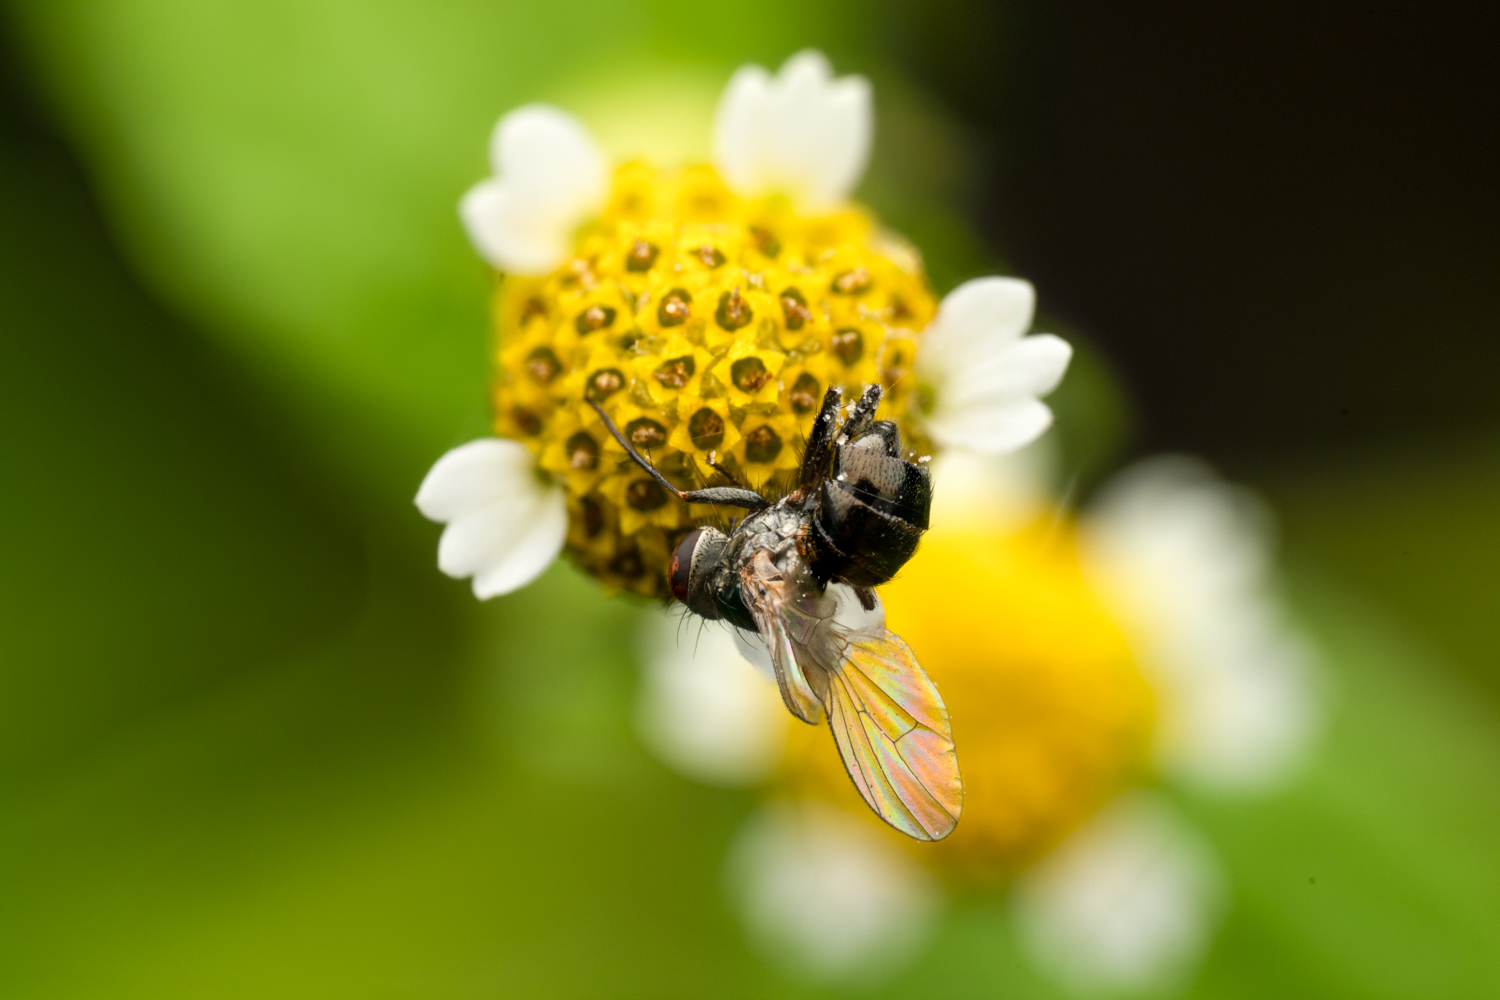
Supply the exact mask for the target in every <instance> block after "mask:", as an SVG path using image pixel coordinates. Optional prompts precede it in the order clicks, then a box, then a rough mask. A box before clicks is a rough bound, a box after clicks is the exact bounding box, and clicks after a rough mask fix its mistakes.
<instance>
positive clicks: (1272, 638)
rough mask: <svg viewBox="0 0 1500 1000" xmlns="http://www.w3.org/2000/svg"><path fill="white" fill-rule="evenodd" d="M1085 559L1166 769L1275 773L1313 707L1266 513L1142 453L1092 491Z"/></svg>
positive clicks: (1192, 469)
mask: <svg viewBox="0 0 1500 1000" xmlns="http://www.w3.org/2000/svg"><path fill="white" fill-rule="evenodd" d="M1081 553H1082V556H1083V559H1084V562H1085V566H1086V567H1087V568H1088V569H1089V571H1090V572H1091V574H1092V576H1093V578H1094V579H1095V581H1096V583H1097V585H1098V586H1099V587H1100V589H1101V591H1102V593H1103V594H1104V595H1105V596H1106V598H1107V599H1108V600H1110V602H1111V604H1112V605H1113V607H1114V608H1115V610H1116V614H1117V615H1118V616H1119V618H1120V620H1121V621H1122V623H1123V624H1124V625H1125V627H1126V629H1127V632H1128V634H1129V636H1130V638H1131V640H1132V644H1133V645H1134V646H1135V647H1136V649H1137V651H1138V657H1139V661H1140V664H1141V667H1142V669H1143V670H1144V671H1145V672H1146V674H1147V677H1148V679H1149V680H1150V681H1151V682H1152V684H1153V687H1154V688H1155V689H1156V691H1157V696H1158V698H1159V699H1160V702H1159V705H1160V719H1159V722H1158V726H1157V743H1156V750H1157V755H1158V760H1159V763H1160V764H1161V766H1162V767H1163V769H1164V770H1165V771H1167V772H1168V773H1170V774H1174V775H1177V776H1180V777H1183V778H1185V779H1187V780H1190V781H1193V782H1196V783H1198V784H1201V785H1204V786H1208V787H1218V788H1257V787H1264V786H1266V785H1268V784H1270V783H1272V782H1274V781H1275V780H1277V779H1279V778H1281V777H1282V776H1283V775H1284V774H1285V773H1286V772H1287V769H1288V768H1289V766H1290V765H1292V764H1293V763H1294V762H1295V760H1296V758H1297V756H1298V754H1299V752H1300V751H1301V750H1302V749H1303V748H1304V747H1305V745H1306V744H1307V742H1308V738H1309V736H1310V735H1311V732H1312V728H1313V720H1314V714H1315V711H1314V710H1315V700H1314V697H1313V690H1312V684H1311V676H1310V665H1311V657H1310V654H1309V651H1308V649H1307V647H1306V646H1305V644H1304V643H1303V642H1302V640H1301V639H1300V638H1299V637H1298V636H1297V635H1296V634H1295V633H1294V632H1293V631H1292V630H1291V629H1290V627H1289V626H1288V624H1287V622H1286V621H1285V617H1284V614H1283V612H1282V610H1281V608H1280V606H1279V605H1278V603H1277V600H1276V596H1275V592H1274V589H1273V581H1272V578H1271V577H1272V574H1271V570H1272V566H1271V541H1270V530H1269V518H1268V516H1267V513H1266V511H1265V509H1264V507H1263V506H1262V505H1261V504H1260V503H1259V502H1258V501H1257V500H1256V499H1255V497H1254V496H1253V495H1251V494H1250V493H1249V492H1247V491H1245V490H1243V489H1240V488H1237V487H1234V486H1230V485H1228V484H1226V483H1224V482H1223V481H1222V480H1220V479H1218V478H1217V477H1215V476H1214V475H1213V473H1212V472H1211V471H1210V470H1209V469H1208V468H1207V467H1206V466H1204V465H1202V464H1201V463H1199V462H1196V461H1193V460H1191V459H1186V458H1179V457H1163V458H1156V459H1151V460H1149V461H1147V462H1143V463H1141V464H1140V465H1138V466H1136V467H1135V468H1133V469H1129V470H1127V471H1126V472H1124V473H1123V474H1121V475H1120V476H1119V477H1118V478H1117V479H1116V480H1115V482H1114V483H1113V484H1111V485H1110V486H1109V487H1108V488H1107V489H1106V491H1105V492H1104V494H1103V495H1102V496H1101V497H1100V499H1099V502H1098V504H1097V505H1096V507H1095V508H1094V510H1093V512H1092V514H1091V515H1090V516H1089V517H1088V518H1087V520H1086V521H1085V522H1084V530H1083V534H1082V549H1081Z"/></svg>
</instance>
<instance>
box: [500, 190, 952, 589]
mask: <svg viewBox="0 0 1500 1000" xmlns="http://www.w3.org/2000/svg"><path fill="white" fill-rule="evenodd" d="M935 308H936V302H935V300H934V298H933V295H932V292H931V290H930V289H929V288H928V286H927V281H926V279H925V278H924V276H923V274H922V269H921V262H920V260H919V258H918V257H917V255H916V253H915V252H914V251H912V250H911V249H910V248H908V247H906V246H904V245H902V244H900V243H897V242H896V241H894V240H892V239H890V238H889V237H885V236H883V235H882V234H880V233H879V232H878V231H877V230H876V229H875V227H874V225H873V222H872V220H871V218H870V216H869V215H868V214H867V213H865V212H863V211H860V210H858V209H852V208H851V209H846V210H842V211H839V212H836V213H834V214H832V215H825V216H819V217H815V218H809V217H803V216H798V215H796V214H794V213H793V212H792V211H791V210H790V208H789V207H788V206H787V204H786V203H785V202H784V201H781V200H779V199H762V200H747V199H743V198H739V197H737V196H736V195H734V194H733V193H732V192H731V191H730V190H729V189H728V188H727V187H726V186H725V185H724V182H723V180H722V179H721V178H720V177H719V175H718V173H717V172H716V171H715V170H714V169H713V168H712V167H707V166H698V167H691V168H689V169H686V170H683V171H676V172H667V171H663V170H658V169H656V168H654V167H650V166H647V165H644V164H640V163H632V164H627V165H625V166H623V167H621V168H619V170H617V171H616V173H615V176H614V181H613V185H612V188H611V193H610V199H609V204H608V207H607V208H606V210H605V211H604V213H603V215H602V216H601V217H600V218H599V219H598V220H597V221H595V222H593V223H591V224H590V225H588V226H587V227H585V228H584V229H583V230H582V231H581V232H580V233H579V236H578V240H577V243H576V245H575V247H574V253H573V259H572V260H570V261H569V262H568V263H567V264H566V265H564V266H563V267H561V268H559V269H558V270H557V271H555V272H554V273H552V274H550V275H547V276H546V277H542V278H517V277H507V278H505V279H504V280H503V281H502V283H501V286H500V290H499V293H498V295H497V296H496V300H495V323H496V327H497V330H498V335H499V336H498V345H497V349H498V355H499V365H498V366H497V370H498V373H499V374H498V378H497V381H496V384H495V387H494V403H495V430H496V432H497V433H498V434H500V435H501V436H503V437H510V438H515V439H517V440H520V441H523V442H525V443H526V444H527V445H528V446H529V447H530V448H531V449H532V450H533V451H534V452H535V453H536V454H537V456H538V458H539V460H540V464H541V466H542V468H543V469H545V470H546V471H547V472H548V473H549V474H551V475H552V476H554V477H556V479H557V480H558V481H559V482H561V483H563V484H564V485H565V486H566V488H567V493H568V505H569V513H570V518H571V524H570V530H569V535H568V546H567V553H568V555H569V557H570V558H571V559H572V560H573V561H574V562H575V563H576V564H578V565H579V566H581V567H582V568H583V569H585V570H586V571H588V572H590V573H592V574H593V575H595V576H597V577H599V578H600V580H602V581H603V582H604V584H605V586H606V587H607V588H610V589H619V588H625V589H629V590H632V591H635V592H636V593H639V594H643V595H647V596H657V597H663V596H665V595H666V583H665V573H666V566H667V561H668V559H669V558H670V555H671V552H672V549H673V548H674V547H675V545H676V542H677V540H678V538H680V537H681V535H682V534H683V533H685V532H686V531H687V530H688V529H690V528H691V527H692V526H693V525H694V524H695V523H699V524H701V523H707V522H710V521H713V520H714V519H715V518H716V517H717V516H718V515H717V513H716V512H715V511H714V510H713V509H712V508H707V507H703V508H690V507H689V505H687V504H684V503H682V502H680V501H679V500H677V499H676V498H675V497H673V496H671V495H670V494H668V493H667V492H666V491H665V490H663V489H662V488H661V487H660V486H658V485H657V484H656V483H655V482H653V481H652V480H651V479H650V478H649V477H648V476H647V475H646V474H645V473H644V472H643V471H642V470H641V469H640V468H638V467H637V466H635V465H634V464H632V463H631V462H630V461H629V459H628V458H627V457H626V456H625V453H624V451H623V449H621V448H620V447H619V445H618V444H617V443H616V442H615V441H614V440H613V438H611V437H610V436H609V434H608V432H607V431H606V430H605V429H604V427H603V425H602V424H601V422H600V421H599V418H598V416H597V414H595V413H594V411H593V410H592V408H590V407H589V406H588V405H587V403H586V401H588V400H592V401H594V402H597V403H599V404H600V405H601V406H602V407H603V408H604V409H605V411H606V412H608V413H609V415H610V417H611V419H612V420H614V422H615V424H616V425H617V426H618V427H619V428H620V429H621V431H623V432H624V434H625V436H626V437H627V438H628V439H629V440H630V442H631V443H632V444H633V445H634V446H635V448H636V449H637V450H638V451H640V452H641V453H642V454H644V455H646V456H648V457H649V458H650V459H651V460H652V461H653V462H655V463H656V465H657V467H658V468H659V469H661V471H662V472H663V473H665V474H666V475H667V477H668V478H669V479H670V480H671V481H672V482H673V483H675V484H677V485H678V486H680V487H682V488H684V489H690V488H695V487H698V486H703V485H708V484H711V483H715V484H716V483H722V482H724V478H723V474H722V473H720V472H716V471H715V469H714V466H715V465H718V466H720V467H721V468H722V469H723V470H726V471H727V472H728V473H730V474H731V475H732V476H733V477H734V478H736V479H737V480H738V481H739V482H741V483H742V484H744V485H748V486H752V487H755V488H757V489H760V490H762V491H763V492H765V493H767V495H768V496H776V495H778V494H780V493H784V492H785V491H786V489H787V488H788V485H789V483H790V482H791V478H792V475H793V472H794V470H795V469H796V467H797V463H798V459H799V457H800V455H801V451H802V442H803V440H805V438H806V435H807V433H808V431H809V429H810V428H811V426H812V421H813V418H814V417H815V416H816V414H817V410H818V406H819V404H820V403H821V402H822V397H823V393H824V391H825V390H826V389H827V388H828V386H830V385H840V386H842V387H844V389H845V390H846V392H850V393H856V394H857V393H858V391H859V390H860V389H861V388H862V387H863V386H864V385H866V384H869V383H873V382H879V383H881V384H883V385H885V386H886V388H887V393H886V399H885V403H884V405H883V407H882V412H881V416H882V417H883V418H884V419H892V420H897V421H902V422H903V431H904V433H905V434H906V435H907V437H908V443H909V445H910V446H911V448H912V449H913V451H916V452H920V453H926V451H927V449H926V447H925V444H924V442H922V441H921V440H920V439H919V438H918V437H917V435H916V434H915V432H914V431H913V430H912V429H911V428H910V427H908V426H906V425H905V422H904V417H905V415H906V411H907V400H908V397H909V395H910V392H911V388H912V386H911V381H912V380H911V378H910V377H909V373H910V371H911V366H912V361H913V359H914V357H915V353H916V347H917V339H918V334H919V333H920V332H921V331H922V329H923V328H924V327H926V325H927V323H928V321H929V320H930V319H931V318H932V315H933V312H934V310H935Z"/></svg>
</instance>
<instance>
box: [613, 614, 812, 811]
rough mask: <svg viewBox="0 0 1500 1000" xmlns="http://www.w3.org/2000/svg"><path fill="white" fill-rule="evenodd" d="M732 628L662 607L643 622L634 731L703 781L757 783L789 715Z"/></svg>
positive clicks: (770, 766)
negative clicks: (741, 652)
mask: <svg viewBox="0 0 1500 1000" xmlns="http://www.w3.org/2000/svg"><path fill="white" fill-rule="evenodd" d="M737 632H739V629H730V628H726V627H724V626H722V625H719V624H717V623H709V624H707V625H705V624H704V623H703V621H702V620H701V619H697V618H691V617H689V618H684V617H683V616H682V615H680V614H678V613H676V612H672V611H668V610H666V609H663V610H661V611H658V612H655V613H653V614H650V615H648V616H647V618H646V620H645V621H644V622H642V628H641V632H640V639H639V649H640V659H641V663H642V666H643V668H644V669H643V676H642V682H641V690H640V694H639V695H638V697H637V701H636V732H637V733H638V734H639V735H640V737H641V740H642V742H644V743H645V744H646V746H647V747H649V748H650V749H651V750H652V751H653V752H654V753H655V754H656V755H657V756H658V757H660V758H661V760H662V762H663V763H665V764H667V765H668V766H669V767H671V768H673V769H674V770H676V771H677V772H679V773H680V774H683V775H685V776H687V777H689V778H692V779H693V780H695V781H700V782H703V783H704V784H709V785H726V786H742V785H751V784H755V783H757V782H759V781H762V780H764V779H765V778H767V777H769V776H770V774H771V772H772V771H773V770H775V768H776V765H777V764H778V763H779V762H780V760H781V754H782V751H783V749H784V748H785V746H786V731H787V726H788V724H789V720H790V716H788V715H787V711H786V709H785V708H784V707H783V706H782V704H781V696H780V694H779V693H778V692H777V689H776V687H775V682H774V681H772V680H771V678H770V676H769V675H766V676H761V675H760V674H759V673H758V672H757V671H756V669H755V668H754V667H752V666H751V665H750V664H749V663H746V662H745V660H744V658H743V657H741V656H740V655H739V653H738V652H736V649H735V646H736V643H735V639H734V638H733V637H732V633H737ZM762 650H764V647H762Z"/></svg>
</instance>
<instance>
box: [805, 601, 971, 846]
mask: <svg viewBox="0 0 1500 1000" xmlns="http://www.w3.org/2000/svg"><path fill="white" fill-rule="evenodd" d="M846 652H847V655H846V657H845V658H844V660H843V662H842V663H841V664H840V666H839V669H838V670H837V671H836V672H835V676H834V677H833V678H832V681H833V682H832V683H831V684H830V685H829V693H830V697H829V705H828V706H827V707H828V721H829V726H830V728H832V730H833V736H834V742H835V743H836V744H837V745H838V748H839V754H840V756H841V757H843V759H844V767H845V769H846V770H848V772H849V776H850V778H851V779H853V781H854V784H855V787H856V788H858V789H859V792H860V795H861V796H863V797H864V799H865V801H866V802H867V803H869V805H870V807H871V808H872V809H874V810H875V812H876V813H878V814H879V815H880V817H881V818H882V819H884V820H885V821H886V822H888V823H890V824H891V825H892V826H894V827H896V828H897V829H898V830H901V831H902V832H904V833H906V834H908V835H910V836H912V837H915V838H917V839H919V840H941V839H942V838H943V837H946V836H947V835H948V834H949V833H951V832H952V831H953V828H954V826H955V825H956V824H957V823H958V816H959V813H960V812H961V811H962V808H963V784H962V780H961V778H960V776H959V771H958V757H957V754H956V753H955V751H954V748H953V735H952V729H951V727H950V725H949V722H948V712H947V709H946V707H945V706H944V705H943V701H942V698H941V696H940V695H939V694H938V692H937V688H936V687H935V686H934V685H933V683H932V681H931V680H930V679H928V677H927V675H926V674H925V673H924V672H923V671H922V668H921V667H920V666H918V665H917V662H916V658H915V657H914V656H913V655H912V652H911V650H910V648H908V647H907V645H906V644H905V643H904V642H902V641H901V640H900V639H899V638H898V637H896V636H895V635H892V634H891V633H889V632H886V631H884V630H883V629H881V630H863V631H861V632H859V633H855V634H854V635H853V636H851V637H850V640H849V642H848V645H847V647H846Z"/></svg>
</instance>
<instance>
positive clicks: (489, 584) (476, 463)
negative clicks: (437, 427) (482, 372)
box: [416, 438, 568, 600]
mask: <svg viewBox="0 0 1500 1000" xmlns="http://www.w3.org/2000/svg"><path fill="white" fill-rule="evenodd" d="M416 504H417V509H418V510H420V511H421V512H422V514H423V516H425V517H427V518H428V519H429V520H432V521H438V522H441V523H445V524H447V525H448V527H446V528H444V529H443V537H442V540H441V541H440V542H439V543H438V568H439V569H441V570H442V571H443V572H444V573H446V574H448V575H449V576H451V577H454V578H455V579H462V578H463V577H466V576H472V577H473V578H474V596H476V597H478V598H480V599H481V600H482V599H484V598H487V597H495V596H497V595H499V594H508V593H510V592H511V591H512V590H516V589H518V588H520V587H524V586H526V584H528V583H530V582H531V581H532V580H534V579H536V578H537V577H538V576H540V575H541V574H542V571H543V570H545V569H546V568H547V567H548V566H549V565H551V563H552V560H553V559H555V558H557V554H558V553H559V552H561V551H562V547H563V541H564V539H565V538H566V537H567V533H568V505H567V502H566V501H565V500H564V499H563V491H562V488H561V487H560V486H552V485H549V484H547V483H545V482H543V481H542V480H541V479H539V478H538V477H537V474H536V460H535V459H534V458H533V457H532V454H531V452H529V451H527V450H526V446H525V445H523V444H521V443H520V442H519V441H504V440H500V439H499V438H481V439H480V440H478V441H470V442H469V443H468V444H464V445H460V446H459V447H457V448H454V449H453V450H452V451H450V452H448V453H447V454H446V455H444V456H443V457H442V458H440V459H438V460H437V463H436V464H434V465H433V467H432V469H431V471H429V472H428V473H427V477H426V478H425V479H423V480H422V486H421V488H420V489H418V491H417V499H416Z"/></svg>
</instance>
